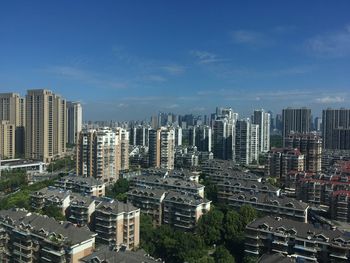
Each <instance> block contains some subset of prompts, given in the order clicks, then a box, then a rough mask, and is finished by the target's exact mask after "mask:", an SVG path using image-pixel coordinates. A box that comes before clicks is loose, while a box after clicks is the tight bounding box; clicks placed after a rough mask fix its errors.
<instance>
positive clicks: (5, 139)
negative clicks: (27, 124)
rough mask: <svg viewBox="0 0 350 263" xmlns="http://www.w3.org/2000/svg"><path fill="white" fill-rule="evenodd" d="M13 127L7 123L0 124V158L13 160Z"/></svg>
mask: <svg viewBox="0 0 350 263" xmlns="http://www.w3.org/2000/svg"><path fill="white" fill-rule="evenodd" d="M15 127H16V126H15V125H14V124H11V123H10V122H9V121H1V122H0V158H1V159H7V158H11V159H12V158H15Z"/></svg>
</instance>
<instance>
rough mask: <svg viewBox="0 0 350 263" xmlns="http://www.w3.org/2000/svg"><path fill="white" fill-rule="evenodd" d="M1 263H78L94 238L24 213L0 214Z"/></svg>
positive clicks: (69, 226) (92, 245) (85, 231)
mask: <svg viewBox="0 0 350 263" xmlns="http://www.w3.org/2000/svg"><path fill="white" fill-rule="evenodd" d="M0 233H1V235H0V245H1V248H0V251H1V252H0V258H1V261H2V262H57V263H65V262H71V263H78V262H79V260H80V259H81V258H83V257H86V256H88V255H90V254H91V253H92V252H93V249H94V248H95V236H96V234H95V233H93V232H91V231H90V230H88V229H87V228H77V227H75V226H74V225H73V224H71V223H69V222H64V223H59V222H57V221H55V220H54V219H52V218H48V217H46V216H42V215H38V214H32V213H29V212H28V211H26V210H18V209H17V210H15V209H13V210H2V211H0Z"/></svg>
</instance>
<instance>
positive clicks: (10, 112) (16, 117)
mask: <svg viewBox="0 0 350 263" xmlns="http://www.w3.org/2000/svg"><path fill="white" fill-rule="evenodd" d="M0 121H8V122H9V123H10V124H13V125H15V131H14V136H15V142H14V146H15V154H16V155H23V154H24V126H25V99H24V98H21V97H20V95H19V94H17V93H1V94H0Z"/></svg>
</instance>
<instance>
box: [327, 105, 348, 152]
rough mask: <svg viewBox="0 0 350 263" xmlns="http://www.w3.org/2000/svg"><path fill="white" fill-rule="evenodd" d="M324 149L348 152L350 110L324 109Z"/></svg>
mask: <svg viewBox="0 0 350 263" xmlns="http://www.w3.org/2000/svg"><path fill="white" fill-rule="evenodd" d="M322 137H323V148H324V149H338V150H350V109H344V108H341V109H326V110H323V113H322Z"/></svg>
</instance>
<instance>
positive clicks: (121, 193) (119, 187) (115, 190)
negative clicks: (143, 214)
mask: <svg viewBox="0 0 350 263" xmlns="http://www.w3.org/2000/svg"><path fill="white" fill-rule="evenodd" d="M129 189H130V183H129V181H128V180H126V179H123V178H120V179H118V181H117V182H116V183H115V184H114V185H113V186H112V188H111V189H108V190H107V192H106V196H108V197H111V198H115V199H117V200H118V201H122V202H125V201H126V199H127V195H126V192H127V191H129Z"/></svg>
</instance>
